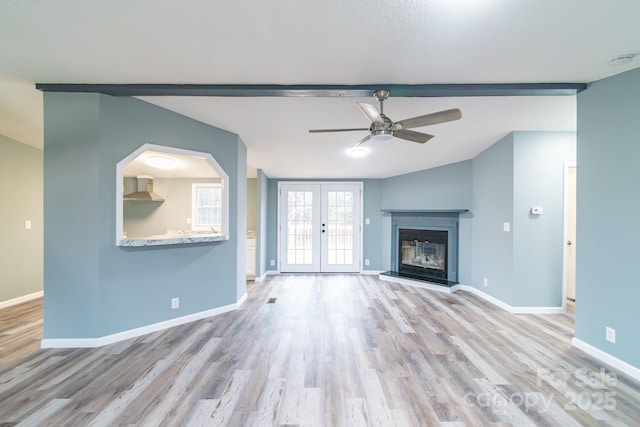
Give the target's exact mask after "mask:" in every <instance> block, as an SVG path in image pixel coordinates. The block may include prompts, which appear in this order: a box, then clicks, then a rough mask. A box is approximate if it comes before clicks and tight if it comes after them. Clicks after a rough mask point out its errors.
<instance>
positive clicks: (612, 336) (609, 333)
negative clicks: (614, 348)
mask: <svg viewBox="0 0 640 427" xmlns="http://www.w3.org/2000/svg"><path fill="white" fill-rule="evenodd" d="M605 333H606V337H607V341H609V342H610V343H613V344H615V343H616V330H615V329H613V328H610V327H608V326H607V327H605Z"/></svg>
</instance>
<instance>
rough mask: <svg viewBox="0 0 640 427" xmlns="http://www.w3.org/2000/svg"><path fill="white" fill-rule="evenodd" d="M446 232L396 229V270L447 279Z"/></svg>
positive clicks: (425, 276)
mask: <svg viewBox="0 0 640 427" xmlns="http://www.w3.org/2000/svg"><path fill="white" fill-rule="evenodd" d="M447 244H448V232H447V231H442V230H419V229H412V228H400V229H399V230H398V248H399V249H400V250H399V251H398V272H399V273H406V274H409V275H416V276H420V277H424V278H427V279H429V278H436V279H443V280H447V272H448V268H447V267H448V262H447V261H448V257H447Z"/></svg>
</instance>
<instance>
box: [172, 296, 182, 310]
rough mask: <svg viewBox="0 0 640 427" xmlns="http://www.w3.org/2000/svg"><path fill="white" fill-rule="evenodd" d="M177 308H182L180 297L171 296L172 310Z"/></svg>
mask: <svg viewBox="0 0 640 427" xmlns="http://www.w3.org/2000/svg"><path fill="white" fill-rule="evenodd" d="M176 308H180V298H178V297H175V298H171V310H175V309H176Z"/></svg>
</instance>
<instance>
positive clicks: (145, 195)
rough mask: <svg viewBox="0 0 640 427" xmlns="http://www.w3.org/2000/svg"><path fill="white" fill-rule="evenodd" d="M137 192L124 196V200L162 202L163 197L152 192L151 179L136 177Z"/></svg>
mask: <svg viewBox="0 0 640 427" xmlns="http://www.w3.org/2000/svg"><path fill="white" fill-rule="evenodd" d="M136 179H137V180H138V191H136V192H133V193H129V194H125V195H124V200H142V201H152V202H164V197H162V196H160V195H159V194H156V193H154V192H153V177H151V176H147V175H138V176H137V177H136Z"/></svg>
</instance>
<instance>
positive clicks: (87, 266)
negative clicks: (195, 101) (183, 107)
mask: <svg viewBox="0 0 640 427" xmlns="http://www.w3.org/2000/svg"><path fill="white" fill-rule="evenodd" d="M44 120H45V145H44V147H45V148H44V177H45V180H44V182H45V191H44V222H45V234H44V287H45V297H44V338H45V339H82V338H96V337H104V336H108V335H112V334H117V333H120V332H123V331H127V330H131V329H135V328H141V327H144V326H147V325H152V324H157V323H160V322H165V321H168V320H171V319H176V318H180V317H184V316H189V315H193V314H197V313H202V312H207V311H210V310H212V309H216V308H220V307H227V306H230V305H233V304H235V303H236V302H237V301H238V300H239V298H240V295H241V294H242V295H243V294H244V287H245V270H244V268H245V265H244V258H245V255H244V254H245V250H246V249H245V248H246V246H245V245H246V239H245V237H246V182H247V181H246V169H245V168H246V147H245V146H244V144H243V143H242V141H241V140H240V139H239V138H238V136H237V135H235V134H232V133H229V132H226V131H223V130H220V129H217V128H214V127H211V126H208V125H205V124H203V123H200V122H197V121H195V120H192V119H189V118H186V117H184V116H181V115H179V114H176V113H173V112H170V111H168V110H164V109H162V108H160V107H156V106H153V105H151V104H148V103H145V102H143V101H139V100H136V99H133V98H115V97H110V96H106V95H98V94H81V93H52V92H47V93H45V94H44ZM144 143H153V144H158V145H165V146H170V147H175V148H182V149H187V150H193V151H201V152H207V153H210V154H211V155H212V156H213V157H214V158H215V159H216V160H217V161H218V163H219V164H220V165H221V167H222V168H223V169H224V170H225V171H226V172H227V174H228V175H229V179H230V182H229V193H230V198H229V199H230V200H229V201H228V203H229V216H230V218H229V230H230V240H228V241H224V242H217V243H212V244H192V245H170V246H157V247H141V248H127V247H118V246H115V219H116V218H115V215H116V213H115V206H116V203H115V200H116V197H121V195H116V163H117V162H118V161H120V160H121V159H123V158H124V157H126V156H127V155H128V154H130V153H131V152H133V151H134V150H136V149H137V148H138V147H140V146H141V145H143V144H144ZM173 297H179V298H180V308H179V309H177V310H171V304H170V303H171V298H173Z"/></svg>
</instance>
